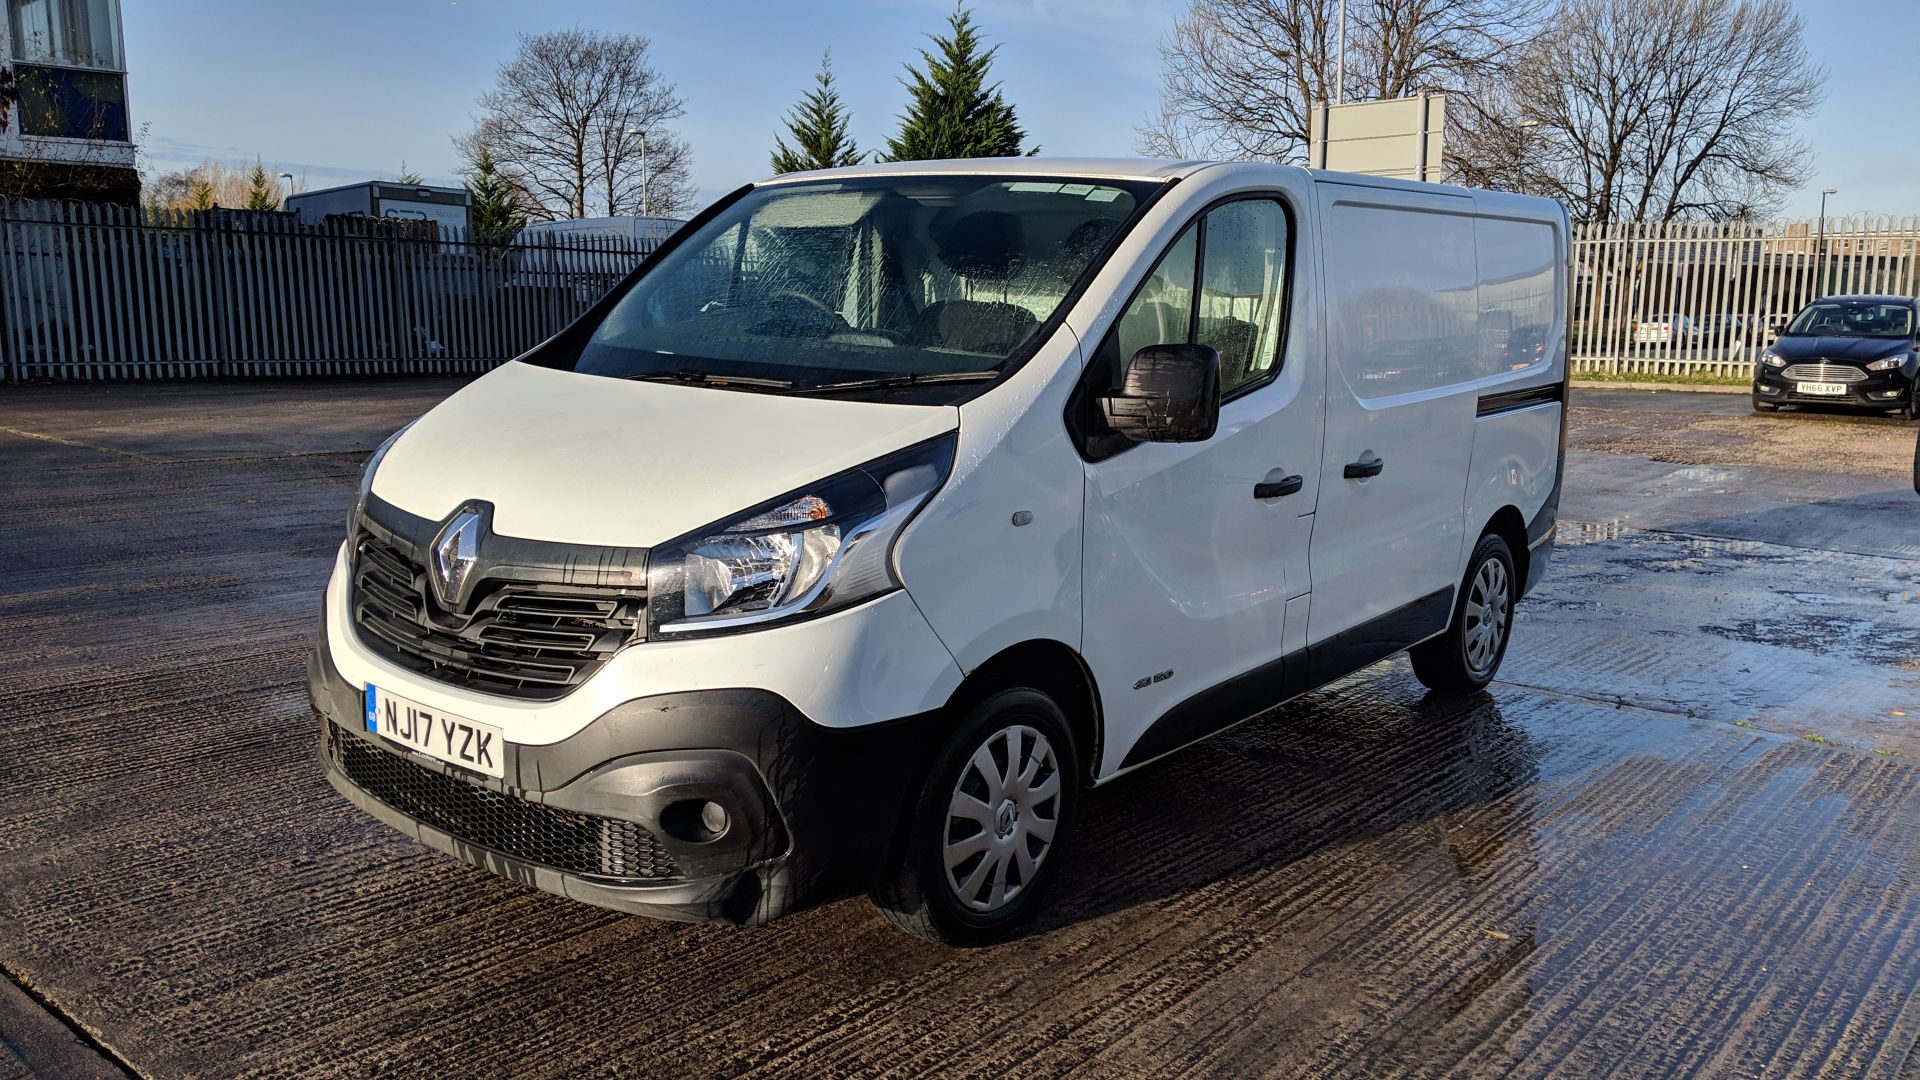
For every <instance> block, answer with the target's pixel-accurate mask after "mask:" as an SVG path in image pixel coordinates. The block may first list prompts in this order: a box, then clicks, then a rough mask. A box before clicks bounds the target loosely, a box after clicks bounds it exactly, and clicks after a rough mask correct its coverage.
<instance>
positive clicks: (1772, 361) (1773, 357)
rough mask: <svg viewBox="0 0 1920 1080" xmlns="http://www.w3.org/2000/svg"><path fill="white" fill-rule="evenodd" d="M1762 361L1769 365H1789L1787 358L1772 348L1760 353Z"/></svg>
mask: <svg viewBox="0 0 1920 1080" xmlns="http://www.w3.org/2000/svg"><path fill="white" fill-rule="evenodd" d="M1760 362H1761V363H1763V364H1765V365H1767V366H1768V367H1786V366H1787V362H1786V360H1785V359H1784V358H1782V357H1781V355H1780V354H1779V353H1777V352H1774V351H1773V350H1772V349H1768V350H1767V351H1765V352H1763V353H1761V354H1760Z"/></svg>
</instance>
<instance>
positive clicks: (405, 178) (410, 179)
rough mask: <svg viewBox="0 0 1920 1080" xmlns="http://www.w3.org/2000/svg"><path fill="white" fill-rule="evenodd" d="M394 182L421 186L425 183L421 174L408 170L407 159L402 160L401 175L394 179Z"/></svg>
mask: <svg viewBox="0 0 1920 1080" xmlns="http://www.w3.org/2000/svg"><path fill="white" fill-rule="evenodd" d="M393 181H394V183H396V184H420V183H424V182H425V181H423V180H421V179H420V174H419V173H417V172H414V171H413V170H412V169H409V168H407V162H406V159H405V158H402V159H400V175H399V176H396V177H394V178H393Z"/></svg>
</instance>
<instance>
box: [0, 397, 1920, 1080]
mask: <svg viewBox="0 0 1920 1080" xmlns="http://www.w3.org/2000/svg"><path fill="white" fill-rule="evenodd" d="M448 389H450V384H447V383H443V382H412V383H385V384H380V383H344V384H318V383H297V384H287V385H284V386H278V387H275V386H268V387H265V388H262V387H261V386H259V385H254V386H249V387H241V388H235V387H191V388H139V389H135V388H121V389H118V390H114V391H111V392H109V391H102V390H99V389H79V390H63V389H57V388H49V389H29V390H25V391H12V390H10V391H6V392H4V396H0V521H4V522H5V523H6V525H5V528H4V529H3V530H0V633H3V634H4V639H5V640H6V641H7V642H8V643H9V645H10V648H8V649H7V650H5V651H4V652H0V720H4V723H0V775H4V776H5V777H6V779H7V783H8V791H7V794H6V795H5V797H4V799H0V972H4V974H5V976H6V978H5V979H4V980H0V1078H5V1077H11V1076H14V1075H27V1074H29V1072H30V1071H33V1070H38V1071H39V1072H41V1073H45V1074H48V1075H58V1074H60V1071H61V1070H62V1069H67V1070H69V1072H68V1073H67V1074H68V1075H92V1074H94V1073H97V1072H102V1071H105V1070H110V1069H114V1068H118V1069H123V1070H124V1071H125V1072H127V1073H131V1074H137V1075H142V1076H229V1075H303V1076H304V1075H322V1076H325V1075H345V1076H366V1075H396V1076H414V1075H508V1074H518V1075H540V1076H549V1075H563V1074H566V1075H579V1074H585V1075H615V1074H634V1073H640V1074H650V1075H669V1076H674V1075H742V1074H754V1075H785V1074H792V1073H796V1072H798V1073H803V1074H806V1075H870V1074H893V1075H925V1074H928V1073H936V1072H937V1073H940V1074H964V1075H980V1076H990V1075H1004V1074H1020V1075H1052V1074H1057V1073H1061V1072H1065V1071H1067V1070H1069V1069H1072V1070H1075V1071H1076V1073H1077V1074H1079V1075H1090V1076H1116V1077H1117V1076H1129V1077H1131V1076H1142V1075H1191V1074H1215V1075H1220V1074H1231V1075H1274V1076H1314V1077H1322V1076H1389V1075H1415V1076H1441V1075H1448V1076H1485V1077H1495V1076H1540V1077H1547V1076H1554V1077H1558V1076H1596V1075H1602V1074H1606V1075H1624V1076H1690V1075H1697V1076H1756V1077H1758V1076H1764V1077H1799V1076H1806V1077H1812V1076H1821V1077H1827V1076H1845V1077H1852V1076H1862V1077H1884V1078H1897V1080H1911V1078H1913V1077H1915V1076H1916V1075H1920V998H1917V997H1916V990H1915V988H1916V986H1917V985H1920V739H1917V738H1916V736H1915V733H1914V728H1913V726H1912V721H1911V720H1910V719H1909V717H1910V716H1920V664H1917V663H1916V658H1920V605H1916V594H1920V550H1915V549H1914V548H1913V547H1912V545H1913V544H1914V543H1915V538H1916V537H1920V528H1916V527H1917V526H1920V497H1916V496H1914V495H1913V493H1912V492H1911V490H1910V489H1908V490H1905V491H1904V497H1902V496H1903V492H1902V488H1901V485H1899V484H1897V483H1894V482H1892V481H1889V480H1887V479H1885V478H1883V477H1880V476H1878V475H1874V474H1872V473H1871V472H1852V473H1848V474H1845V475H1840V474H1836V473H1828V472H1815V471H1791V470H1780V469H1770V468H1768V467H1765V466H1761V465H1753V464H1741V463H1739V462H1738V461H1737V460H1736V461H1730V462H1725V463H1721V464H1704V465H1703V464H1698V463H1694V464H1676V463H1673V462H1669V461H1662V460H1655V459H1654V458H1653V457H1651V456H1646V455H1636V454H1632V453H1622V452H1579V451H1577V452H1576V453H1574V454H1573V456H1572V457H1571V459H1570V464H1569V471H1568V480H1567V496H1566V502H1565V504H1564V506H1563V514H1562V520H1563V526H1562V535H1561V545H1562V546H1561V548H1560V550H1559V552H1558V553H1557V555H1556V557H1555V562H1554V566H1553V569H1552V571H1551V572H1550V574H1549V576H1548V578H1547V580H1546V582H1545V583H1544V584H1543V586H1542V587H1541V589H1540V590H1539V591H1538V592H1537V593H1536V594H1535V596H1534V597H1533V598H1531V599H1530V600H1529V601H1528V602H1527V603H1526V604H1524V605H1523V606H1522V608H1521V609H1520V613H1519V616H1518V620H1517V624H1516V636H1515V639H1514V642H1513V646H1512V649H1511V651H1510V652H1509V654H1508V658H1507V662H1506V666H1505V667H1504V668H1503V670H1502V679H1501V681H1500V682H1498V683H1496V684H1495V686H1494V688H1493V689H1492V691H1491V692H1490V693H1488V694H1485V695H1481V696H1479V697H1477V698H1474V699H1470V700H1468V701H1465V702H1451V703H1449V702H1442V701H1437V700H1429V699H1427V698H1425V697H1423V696H1422V693H1421V690H1420V687H1419V686H1418V684H1417V683H1415V682H1414V681H1413V680H1412V678H1411V677H1410V675H1409V674H1408V673H1407V670H1406V666H1405V662H1404V660H1395V661H1391V662H1388V663H1386V664H1382V665H1379V666H1377V667H1375V668H1372V669H1369V670H1368V671H1365V672H1362V673H1361V674H1359V675H1357V676H1354V677H1352V678H1350V679H1348V680H1346V681H1344V682H1343V683H1341V684H1338V685H1336V686H1334V687H1331V688H1328V689H1326V690H1323V691H1320V692H1318V693H1316V694H1314V695H1312V696H1310V697H1309V698H1307V699H1304V700H1302V701H1300V702H1297V703H1295V704H1293V705H1291V706H1289V707H1287V708H1285V709H1283V710H1280V711H1278V712H1275V713H1273V714H1269V715H1267V716H1265V717H1262V718H1260V719H1257V720H1255V721H1252V722H1249V723H1247V724H1245V725H1242V726H1240V727H1238V728H1235V729H1233V730H1232V731H1230V732H1228V733H1226V734H1224V735H1223V736H1221V737H1219V738H1216V739H1214V740H1212V741H1211V742H1208V743H1205V744H1202V745H1200V746H1197V747H1194V748H1191V749H1189V750H1187V751H1185V752H1183V753H1182V754H1180V755H1178V756H1176V757H1174V758H1172V759H1170V760H1168V761H1167V762H1164V763H1162V765H1161V766H1160V767H1158V768H1155V769H1153V770H1149V771H1147V772H1145V773H1143V774H1141V775H1137V776H1133V777H1128V778H1124V779H1122V780H1120V781H1118V782H1115V783H1113V784H1110V785H1107V786H1105V787H1102V788H1099V789H1097V790H1095V791H1094V792H1092V793H1091V794H1090V796H1089V797H1088V799H1087V801H1086V804H1085V806H1084V809H1083V819H1082V822H1083V828H1082V831H1081V833H1080V835H1079V837H1078V847H1077V848H1076V849H1075V850H1074V851H1072V852H1071V853H1069V864H1068V865H1067V867H1065V869H1067V870H1068V873H1067V874H1066V875H1065V876H1064V880H1063V881H1062V883H1061V884H1062V887H1061V888H1060V889H1059V891H1058V892H1057V893H1056V894H1055V896H1054V897H1053V901H1054V902H1053V904H1052V907H1051V910H1050V911H1049V912H1048V913H1047V916H1046V918H1044V919H1043V920H1042V921H1041V924H1040V925H1039V926H1037V927H1035V928H1034V930H1033V932H1032V933H1030V934H1028V935H1027V936H1025V937H1023V938H1021V939H1019V940H1016V941H1014V942H1011V943H1008V944H1005V945H1002V946H998V947H995V948H992V949H987V950H981V951H973V952H949V951H946V950H942V949H940V948H937V947H933V946H929V945H925V944H923V943H919V942H917V941H914V940H912V939H908V938H905V937H902V936H900V935H898V934H897V933H895V932H893V931H891V930H889V929H888V928H887V927H886V926H885V925H884V924H883V923H882V922H881V920H880V919H879V917H878V916H876V915H875V914H873V912H872V911H871V910H870V909H869V908H868V907H867V906H866V905H865V903H864V902H863V901H850V902H846V903H841V904H836V905H832V906H829V907H826V908H822V909H818V910H815V911H811V912H807V913H804V914H802V915H799V916H796V917H794V918H792V919H789V920H786V921H784V922H780V923H777V924H775V925H773V926H771V927H767V928H764V929H760V930H734V929H725V928H712V927H690V926H676V925H669V924H664V923H656V922H651V921H648V920H644V919H639V918H632V917H626V916H621V915H617V914H613V913H610V912H605V911H601V910H598V909H595V908H590V907H585V906H582V905H579V904H575V903H571V902H568V901H565V900H561V899H558V898H555V897H551V896H547V895H544V894H541V893H537V892H533V891H530V890H528V889H525V888H523V887H521V886H518V885H514V884H512V883H510V882H507V881H504V880H502V879H498V878H494V877H492V876H490V875H488V874H486V873H484V872H482V871H479V870H476V869H473V868H470V867H467V866H464V865H462V864H458V863H455V862H453V861H451V860H449V859H446V858H443V857H441V856H439V855H437V854H435V853H433V852H430V851H427V850H426V849H424V848H421V847H418V846H417V845H415V844H413V843H412V842H410V841H407V840H405V839H404V838H402V837H400V836H398V835H397V834H394V833H392V832H391V831H389V830H386V829H385V828H383V827H382V826H380V825H379V824H378V823H376V822H374V821H373V820H372V819H370V818H368V817H366V816H364V815H362V814H360V813H359V812H357V811H355V810H354V809H352V808H351V807H350V806H348V805H347V804H345V803H344V802H343V801H342V800H340V799H339V798H338V797H337V796H336V795H335V794H334V793H333V792H332V790H331V789H330V788H328V787H327V785H326V783H325V782H324V781H323V780H322V779H321V778H320V773H319V769H318V765H317V762H316V761H315V760H314V745H313V744H314V738H313V734H312V730H313V729H312V724H311V722H310V720H309V716H308V713H307V707H306V701H305V690H304V684H303V672H302V668H301V663H302V658H303V655H304V652H305V648H306V645H307V640H308V638H309V636H310V634H311V632H312V629H313V619H314V609H315V607H316V604H317V589H318V587H319V585H320V582H321V580H322V578H323V576H324V574H325V573H326V570H327V569H328V567H329V565H330V562H331V558H332V553H333V550H334V548H335V546H336V545H337V543H338V540H339V536H340V533H341V530H342V528H343V520H342V518H343V514H344V507H345V505H346V502H347V499H348V496H349V494H350V491H351V489H352V485H353V483H354V480H355V478H356V476H357V475H358V469H359V464H360V461H361V460H362V459H363V457H364V454H365V452H366V451H367V450H369V449H371V447H372V446H373V445H374V444H375V443H377V442H378V441H379V439H380V438H382V437H384V435H385V434H386V433H387V432H388V431H391V430H392V429H393V428H395V427H397V426H398V425H399V424H401V423H403V422H405V420H407V419H408V418H410V417H411V416H412V415H415V414H417V413H418V412H419V411H421V410H423V409H425V408H426V407H428V406H429V405H430V404H431V403H432V402H433V401H434V400H437V398H438V397H439V396H441V395H443V394H444V393H445V392H447V390H448ZM1735 400H1736V401H1738V400H1740V399H1738V398H1735ZM236 404H237V405H238V407H237V408H235V407H234V406H235V405H236ZM1597 413H1598V410H1595V414H1596V415H1597ZM1584 419H1588V420H1590V419H1591V417H1590V416H1589V417H1586V418H1584ZM1906 437H1907V438H1908V439H1909V440H1910V439H1911V437H1912V436H1911V429H1906ZM1907 445H1908V449H1909V450H1910V449H1911V443H1910V441H1909V443H1908V444H1907ZM1745 452H1746V451H1745V450H1743V449H1740V448H1738V447H1735V448H1733V449H1730V450H1729V451H1728V453H1727V455H1726V456H1727V457H1728V458H1730V459H1738V458H1740V457H1741V456H1742V454H1744V453H1745ZM1703 456H1704V455H1703ZM1703 470H1704V471H1703ZM36 1010H38V1012H37V1013H36ZM56 1044H58V1045H56Z"/></svg>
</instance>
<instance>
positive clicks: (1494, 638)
mask: <svg viewBox="0 0 1920 1080" xmlns="http://www.w3.org/2000/svg"><path fill="white" fill-rule="evenodd" d="M1518 596H1519V582H1518V581H1517V580H1515V576H1514V568H1513V551H1512V549H1510V548H1508V547H1507V542H1506V541H1505V540H1502V539H1500V537H1498V536H1496V535H1494V534H1493V533H1488V534H1487V535H1485V536H1483V537H1481V538H1480V542H1479V543H1478V544H1475V545H1474V548H1473V557H1472V558H1471V559H1468V560H1467V578H1466V580H1465V581H1464V582H1462V583H1461V585H1460V596H1459V598H1458V599H1457V600H1456V601H1455V602H1454V610H1453V621H1452V622H1451V623H1449V624H1447V629H1446V632H1445V633H1443V634H1441V635H1440V636H1439V637H1437V638H1434V639H1433V640H1431V641H1426V642H1422V643H1421V644H1419V645H1415V646H1414V647H1413V648H1412V650H1410V652H1409V655H1410V656H1411V657H1412V659H1413V674H1414V677H1415V678H1417V679H1419V680H1420V681H1421V682H1422V683H1423V684H1425V685H1426V687H1427V688H1428V689H1430V690H1437V691H1439V692H1441V693H1443V694H1470V693H1473V692H1474V691H1476V690H1479V689H1480V688H1481V687H1484V686H1486V685H1487V684H1488V683H1490V682H1492V681H1493V673H1494V672H1496V671H1498V670H1500V660H1501V658H1502V657H1504V656H1506V655H1507V637H1508V632H1509V631H1510V630H1512V628H1513V605H1514V601H1515V600H1516V599H1518Z"/></svg>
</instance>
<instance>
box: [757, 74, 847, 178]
mask: <svg viewBox="0 0 1920 1080" xmlns="http://www.w3.org/2000/svg"><path fill="white" fill-rule="evenodd" d="M787 133H788V134H789V135H791V136H792V137H793V146H792V147H788V146H787V141H786V140H785V139H783V138H780V137H779V136H777V135H776V136H774V140H773V171H774V172H777V173H790V172H802V171H805V170H807V169H837V168H840V167H841V166H843V165H858V164H860V157H861V154H860V148H859V147H857V146H855V145H854V143H853V135H852V133H851V132H850V131H848V117H847V107H846V106H845V105H843V104H841V102H840V93H839V91H837V90H835V89H834V88H833V54H832V53H831V52H826V53H821V54H820V74H818V75H816V76H815V77H814V88H813V89H812V90H811V91H810V92H809V93H808V94H807V96H806V97H805V98H803V99H801V101H800V103H799V104H798V105H795V106H794V107H793V108H792V109H791V110H789V111H788V113H787Z"/></svg>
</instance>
